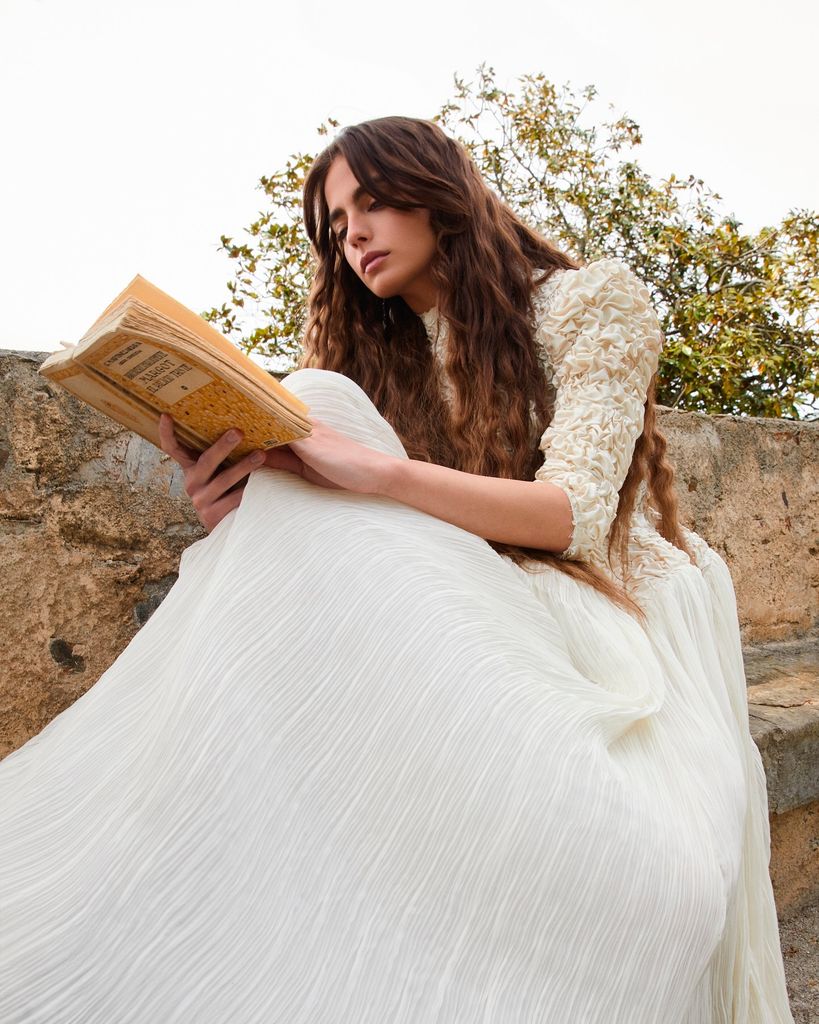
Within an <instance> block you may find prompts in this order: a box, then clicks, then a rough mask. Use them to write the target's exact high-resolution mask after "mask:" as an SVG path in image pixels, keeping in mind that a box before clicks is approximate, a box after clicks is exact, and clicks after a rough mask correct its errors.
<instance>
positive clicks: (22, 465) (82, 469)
mask: <svg viewBox="0 0 819 1024" xmlns="http://www.w3.org/2000/svg"><path fill="white" fill-rule="evenodd" d="M43 358H44V354H43V353H27V352H20V353H10V352H0V408H2V411H3V415H2V420H0V564H2V566H3V597H4V600H3V607H2V613H1V614H2V619H1V621H2V628H1V629H0V664H1V665H2V670H1V671H0V755H3V754H6V753H8V752H9V751H11V750H13V749H15V748H16V747H18V746H20V745H21V744H22V743H24V742H25V741H26V740H27V739H28V738H29V737H30V736H33V735H34V734H35V733H37V732H39V731H40V730H41V729H42V728H43V726H45V725H46V724H47V722H49V721H50V720H51V719H52V718H53V717H54V716H55V715H57V714H58V713H59V712H60V711H62V710H63V709H64V708H66V707H68V705H69V704H71V703H72V702H73V701H75V700H76V699H77V698H78V697H79V696H80V695H81V694H82V693H84V692H85V690H87V689H88V687H89V686H91V684H92V683H94V682H95V681H96V680H97V679H98V678H99V676H100V675H101V674H102V673H103V672H104V671H105V669H106V668H107V667H108V666H109V665H110V664H111V662H112V661H113V660H114V658H115V657H116V656H117V655H118V654H119V653H120V651H122V649H123V648H124V647H125V646H126V645H127V644H128V642H129V641H130V640H131V638H132V637H133V636H134V634H135V633H136V631H137V629H138V628H139V626H140V625H142V624H143V623H144V622H145V621H146V620H147V617H148V615H149V614H150V611H151V610H152V609H153V608H155V607H156V606H157V604H158V602H159V600H160V599H161V597H162V596H164V594H165V593H166V592H167V590H168V589H169V588H170V586H171V585H172V583H173V581H174V580H175V579H176V570H177V567H178V564H179V557H180V555H181V553H182V551H183V550H184V549H185V548H186V547H187V546H188V545H189V544H191V543H193V541H194V540H196V539H198V538H199V537H202V536H204V530H203V529H202V527H201V526H200V524H199V523H198V521H197V520H196V517H195V515H194V514H193V512H192V508H191V506H190V501H189V499H188V497H187V495H186V494H185V492H184V488H183V484H182V476H181V472H180V471H179V468H178V466H177V464H176V463H175V462H173V460H171V459H169V458H168V456H166V455H164V454H163V453H162V452H160V451H159V450H158V449H157V448H155V447H154V446H153V445H150V444H147V443H146V442H144V441H143V440H142V439H141V438H138V437H136V436H135V435H133V434H131V433H129V432H127V431H123V430H121V429H120V428H119V427H118V426H117V425H116V424H114V423H113V422H112V421H110V420H108V419H107V418H106V417H104V416H101V415H99V414H98V413H96V412H95V411H94V410H92V409H90V408H88V407H87V406H85V405H84V404H83V403H81V402H78V401H76V400H75V399H74V398H72V397H71V396H70V395H68V394H67V393H66V392H64V391H63V389H62V388H60V387H59V386H57V385H52V384H51V383H50V382H48V381H47V380H46V379H45V378H43V377H40V376H39V375H38V374H37V372H36V371H37V367H38V366H39V364H40V363H41V362H42V360H43Z"/></svg>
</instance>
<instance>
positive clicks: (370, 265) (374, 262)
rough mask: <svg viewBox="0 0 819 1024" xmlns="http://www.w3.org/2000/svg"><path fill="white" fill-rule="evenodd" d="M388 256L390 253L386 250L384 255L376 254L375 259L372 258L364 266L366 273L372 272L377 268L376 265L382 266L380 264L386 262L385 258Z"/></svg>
mask: <svg viewBox="0 0 819 1024" xmlns="http://www.w3.org/2000/svg"><path fill="white" fill-rule="evenodd" d="M387 256H389V253H386V252H385V253H384V255H383V256H376V257H375V259H374V260H370V262H369V263H368V264H367V266H366V267H365V268H364V273H365V274H369V273H371V271H373V270H375V269H376V267H378V266H380V264H382V263H383V262H384V260H385V259H386V258H387Z"/></svg>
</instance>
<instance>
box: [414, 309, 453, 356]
mask: <svg viewBox="0 0 819 1024" xmlns="http://www.w3.org/2000/svg"><path fill="white" fill-rule="evenodd" d="M418 316H419V317H420V318H421V322H422V323H423V325H424V330H425V331H426V332H427V337H428V338H429V341H430V344H431V345H432V347H433V349H435V350H437V349H438V347H439V345H440V344H442V343H443V342H444V340H445V338H446V334H447V330H446V320H444V318H443V317H442V316H441V314H440V313H439V312H438V307H437V306H433V307H432V309H428V310H427V311H426V313H419V314H418Z"/></svg>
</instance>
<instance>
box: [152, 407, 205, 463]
mask: <svg viewBox="0 0 819 1024" xmlns="http://www.w3.org/2000/svg"><path fill="white" fill-rule="evenodd" d="M159 440H160V445H159V447H160V448H161V449H162V451H163V452H165V454H166V455H170V456H171V458H172V459H175V460H176V461H177V462H178V463H179V465H180V466H182V468H183V469H188V468H189V467H190V466H193V465H195V464H196V460H197V458H198V457H199V453H198V452H196V451H194V450H193V449H192V448H187V447H185V445H182V444H180V443H179V441H177V439H176V432H175V431H174V424H173V417H172V416H169V415H168V413H166V412H163V413H162V415H161V416H160V417H159Z"/></svg>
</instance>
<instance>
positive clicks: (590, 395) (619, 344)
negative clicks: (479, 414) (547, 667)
mask: <svg viewBox="0 0 819 1024" xmlns="http://www.w3.org/2000/svg"><path fill="white" fill-rule="evenodd" d="M533 306H534V310H535V331H536V341H537V344H538V348H539V351H540V353H541V357H542V360H543V365H544V369H545V371H546V373H547V376H548V378H549V379H550V380H551V381H552V382H553V384H554V386H555V390H556V394H555V406H554V415H553V418H552V422H551V423H550V424H549V426H548V427H547V428H546V430H545V431H544V432H543V435H542V437H541V439H540V445H539V447H540V450H541V451H542V453H543V456H544V460H543V464H542V465H541V467H540V469H539V470H538V471H537V473H536V479H537V480H540V481H547V482H549V483H552V484H554V485H556V486H558V487H560V488H561V489H562V490H563V491H564V493H565V494H566V496H567V498H568V500H569V503H570V505H571V509H572V519H573V528H574V532H573V537H572V542H571V544H570V546H569V547H568V548H567V549H566V550H565V551H564V552H562V553H561V557H563V558H567V559H579V560H583V561H586V562H588V563H590V564H592V565H595V566H596V567H597V568H599V569H601V570H602V571H604V572H606V573H607V574H608V575H611V576H613V577H614V578H615V579H617V580H618V581H619V582H624V581H625V580H624V569H623V567H622V565H621V564H620V561H619V558H618V557H617V556H616V554H613V555H612V558H611V560H610V559H609V556H608V552H607V546H608V544H607V542H608V537H609V533H610V531H611V526H612V523H613V522H614V518H615V516H616V514H617V506H618V502H619V492H620V489H621V487H622V485H623V482H624V481H625V478H626V474H627V473H628V469H629V466H630V465H631V460H632V457H633V455H634V448H635V445H636V443H637V440H638V438H639V437H640V434H641V433H642V430H643V419H644V412H645V401H646V395H647V392H648V387H649V384H650V382H651V378H652V376H653V375H654V373H655V371H656V369H657V365H658V361H659V354H660V350H661V348H662V331H661V329H660V325H659V322H658V320H657V317H656V314H655V312H654V310H653V308H652V306H651V300H650V295H649V292H648V290H647V289H646V287H645V286H644V285H643V284H642V283H641V282H640V281H639V280H638V279H637V278H636V277H635V276H634V274H632V273H631V271H630V270H628V269H627V268H626V267H625V266H624V265H623V264H621V263H619V262H618V261H616V260H609V259H606V260H598V261H596V262H593V263H590V264H589V265H588V266H585V267H582V268H580V269H578V270H561V271H557V272H555V273H553V274H552V275H551V277H550V278H549V279H548V280H547V281H546V282H544V284H542V285H541V286H540V287H539V288H538V289H537V291H536V293H535V296H534V301H533ZM420 316H421V320H422V321H423V324H424V328H425V330H426V333H427V337H428V338H429V341H430V345H431V347H432V351H433V354H434V357H435V359H436V362H437V364H438V367H439V371H440V372H441V375H442V381H443V386H444V391H445V395H446V396H447V397H448V398H449V397H451V385H450V383H449V381H448V380H447V377H446V372H445V369H444V364H445V356H446V346H447V343H448V337H449V332H448V325H447V322H446V319H445V318H443V317H442V316H440V314H439V311H438V309H437V307H433V308H432V309H430V310H427V311H426V312H424V313H422V314H421V315H420ZM656 520H657V513H656V512H654V510H653V509H651V507H650V506H649V504H648V501H647V493H646V488H645V485H644V484H642V485H641V487H640V490H639V492H638V496H637V503H636V508H635V512H634V513H633V515H632V520H631V524H630V531H629V545H628V550H629V567H628V575H627V579H628V582H629V584H630V585H638V584H639V583H640V581H641V580H644V579H647V578H651V577H654V576H657V575H665V573H666V572H667V571H668V569H669V568H670V567H672V566H679V565H681V564H688V562H689V560H688V557H687V556H686V555H685V553H684V552H682V551H680V550H679V549H678V548H676V547H674V546H673V545H672V544H670V543H669V542H668V541H666V540H665V539H664V538H663V537H661V536H660V534H659V533H658V532H657V529H656V525H655V524H656Z"/></svg>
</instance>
